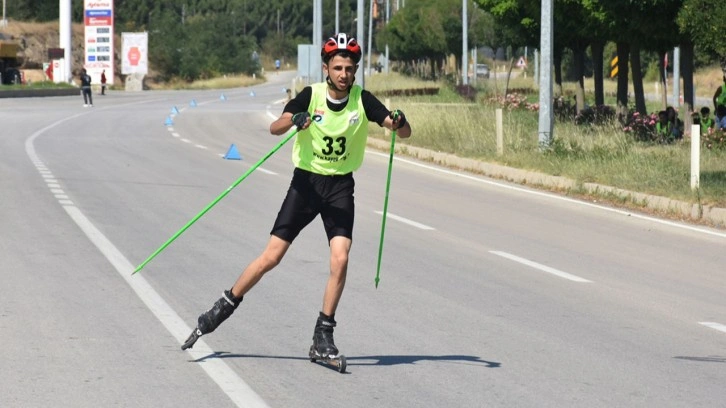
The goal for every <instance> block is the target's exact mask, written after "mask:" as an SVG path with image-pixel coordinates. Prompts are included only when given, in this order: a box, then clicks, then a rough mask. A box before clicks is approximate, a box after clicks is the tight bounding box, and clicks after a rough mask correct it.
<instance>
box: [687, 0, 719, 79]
mask: <svg viewBox="0 0 726 408" xmlns="http://www.w3.org/2000/svg"><path fill="white" fill-rule="evenodd" d="M724 16H726V2H723V1H716V2H713V1H706V0H684V1H683V5H682V7H681V8H680V10H679V12H678V17H677V22H678V26H679V27H680V31H681V32H682V33H684V34H686V35H687V36H688V37H689V38H690V39H691V41H692V42H693V43H698V44H699V46H702V47H703V49H704V50H706V51H709V52H713V53H715V54H716V55H718V57H719V63H720V65H721V71H722V72H723V75H724V76H725V77H726V41H724V33H726V19H724Z"/></svg>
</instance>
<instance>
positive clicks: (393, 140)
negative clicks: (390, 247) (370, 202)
mask: <svg viewBox="0 0 726 408" xmlns="http://www.w3.org/2000/svg"><path fill="white" fill-rule="evenodd" d="M395 145H396V131H395V130H394V131H393V132H392V133H391V154H390V155H389V157H388V179H387V180H386V198H385V199H384V200H383V221H382V223H381V242H380V244H379V245H378V268H377V270H376V289H378V282H380V280H381V278H380V275H381V255H382V254H383V235H384V233H385V232H386V214H388V191H389V190H390V188H391V170H392V169H393V152H394V150H395Z"/></svg>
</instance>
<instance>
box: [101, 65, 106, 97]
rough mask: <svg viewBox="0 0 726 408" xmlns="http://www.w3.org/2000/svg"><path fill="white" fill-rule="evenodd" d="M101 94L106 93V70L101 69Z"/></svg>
mask: <svg viewBox="0 0 726 408" xmlns="http://www.w3.org/2000/svg"><path fill="white" fill-rule="evenodd" d="M101 95H106V70H105V69H104V70H103V71H101Z"/></svg>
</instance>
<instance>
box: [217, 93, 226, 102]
mask: <svg viewBox="0 0 726 408" xmlns="http://www.w3.org/2000/svg"><path fill="white" fill-rule="evenodd" d="M219 100H220V101H226V100H227V97H226V96H224V94H222V95H219Z"/></svg>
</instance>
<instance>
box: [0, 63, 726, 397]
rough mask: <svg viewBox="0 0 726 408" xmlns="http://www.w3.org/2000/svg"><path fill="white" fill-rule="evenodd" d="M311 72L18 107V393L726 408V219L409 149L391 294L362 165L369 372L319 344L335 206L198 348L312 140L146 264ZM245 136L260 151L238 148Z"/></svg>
mask: <svg viewBox="0 0 726 408" xmlns="http://www.w3.org/2000/svg"><path fill="white" fill-rule="evenodd" d="M289 79H290V77H289V76H288V75H287V74H282V75H280V76H273V77H272V78H271V81H270V83H269V84H266V85H262V86H258V87H255V88H251V89H238V90H230V91H225V92H224V97H225V98H221V95H222V92H220V91H193V92H192V91H185V92H144V93H123V92H110V93H109V94H108V95H107V96H100V95H94V97H95V100H94V102H95V106H94V107H93V108H83V107H82V100H81V97H80V96H77V97H58V98H47V99H42V98H28V99H13V100H9V99H8V100H0V120H2V123H3V127H2V129H3V130H2V135H1V136H0V191H2V196H1V197H0V260H2V264H1V265H0V340H2V347H0V364H1V365H2V369H1V370H0V406H2V407H48V406H54V407H57V406H62V407H193V406H194V407H196V406H205V407H215V408H221V407H235V406H240V407H242V406H245V407H265V406H269V407H296V408H297V407H303V408H304V407H311V408H319V407H323V406H334V405H343V406H346V407H515V406H516V407H613V406H637V407H696V406H699V407H720V406H723V405H724V401H726V387H724V383H726V370H725V369H724V368H725V367H726V365H725V364H726V301H725V300H724V299H726V271H725V269H726V268H724V266H725V265H726V251H724V244H725V243H726V234H724V233H723V232H720V231H716V230H710V229H705V228H701V227H692V226H688V225H685V224H678V223H673V222H670V221H661V220H657V219H653V218H648V217H644V216H640V215H638V214H631V213H627V212H623V211H621V210H615V209H610V208H607V207H602V206H596V205H592V204H589V203H583V202H579V201H575V200H571V199H567V198H562V197H558V196H556V195H552V194H548V193H541V192H537V191H534V190H529V189H526V188H521V187H518V186H514V185H510V184H506V183H501V182H498V181H493V180H490V179H486V178H481V177H476V176H471V175H467V174H463V173H458V172H454V171H450V170H446V169H442V168H438V167H435V166H431V165H429V164H426V163H420V162H416V161H414V160H411V159H406V158H403V157H400V158H397V160H395V161H394V169H393V177H392V185H391V194H390V198H389V199H390V202H389V207H388V211H389V219H388V222H387V228H386V233H385V245H384V251H383V260H382V268H381V282H380V286H379V288H378V289H376V288H375V287H374V276H375V272H376V262H377V256H378V244H379V238H380V228H381V215H380V213H381V211H382V208H383V199H384V192H385V181H386V171H387V165H388V156H387V154H386V153H385V152H377V151H369V152H368V154H367V158H366V162H365V164H364V167H363V168H362V169H361V170H360V171H359V172H357V174H356V182H357V184H356V190H357V191H356V200H357V219H356V230H355V237H354V246H353V250H352V255H351V256H352V259H351V264H350V270H349V278H348V285H347V288H346V292H345V294H344V297H343V300H342V303H341V305H340V307H339V310H338V313H337V316H336V318H337V320H338V327H337V329H336V344H337V345H338V347H339V348H340V349H341V351H342V352H343V353H344V354H346V355H347V356H348V372H349V373H348V374H344V375H342V374H339V373H337V372H336V371H334V370H332V369H328V368H326V367H323V366H320V365H318V364H312V363H310V362H309V361H308V359H307V350H308V348H309V346H310V343H311V336H312V330H313V325H314V323H315V319H316V317H317V312H318V310H319V308H320V306H321V301H322V292H323V288H324V284H325V280H326V278H327V274H328V272H327V248H326V242H325V238H324V232H323V228H322V225H321V224H320V222H319V220H316V221H314V222H313V224H311V225H310V227H309V228H308V229H306V230H305V231H304V232H303V233H302V234H301V235H300V237H299V238H298V240H297V241H296V242H295V244H294V245H293V246H292V248H291V250H290V251H289V252H288V255H287V257H286V258H285V259H284V260H283V262H282V264H281V265H280V266H279V267H278V268H277V269H276V270H274V271H273V272H271V273H270V274H268V275H267V276H266V277H265V279H263V280H262V281H261V282H260V284H259V285H258V286H257V287H255V288H254V290H253V291H252V292H250V293H249V294H248V296H247V297H246V298H245V300H244V302H243V303H242V305H241V306H240V308H239V309H238V310H237V312H236V313H235V315H233V316H232V317H231V318H230V320H228V321H227V322H226V323H225V324H224V325H222V326H221V327H220V328H219V329H217V331H216V332H214V333H212V334H210V335H208V336H205V337H203V340H202V341H200V342H199V343H198V344H197V346H195V348H194V349H192V350H191V351H190V352H183V351H181V350H180V348H179V346H180V344H181V342H182V341H183V340H184V338H185V337H186V336H187V335H188V334H189V332H190V331H191V328H192V327H193V326H194V325H195V322H196V318H197V316H198V315H199V313H201V312H202V311H204V310H206V309H207V308H209V307H210V306H211V304H212V303H213V302H214V301H215V300H216V299H217V298H219V296H220V295H221V292H222V291H223V290H224V289H227V288H229V287H230V286H231V284H232V283H233V281H234V279H235V278H236V277H237V275H238V273H239V272H240V271H241V269H242V268H243V267H244V266H245V265H246V264H247V263H248V262H249V261H250V260H252V259H253V258H254V257H255V256H256V255H257V254H258V252H259V251H260V250H261V249H262V248H263V247H264V245H265V243H266V241H267V237H268V233H269V230H270V228H271V226H272V222H273V221H274V218H275V215H276V214H277V211H278V208H279V205H280V202H281V200H282V198H283V196H284V193H285V191H286V189H287V185H288V183H289V178H290V175H291V171H292V165H291V161H290V151H291V143H288V144H287V145H285V146H284V147H282V148H281V149H280V150H279V151H278V152H277V153H276V154H274V155H273V156H272V157H271V158H270V159H269V160H267V161H266V162H265V163H263V164H262V166H261V167H260V168H259V169H258V170H257V171H255V172H254V173H252V174H251V175H250V176H249V177H248V178H247V179H246V180H244V181H243V182H242V183H241V184H240V185H239V186H238V187H237V188H236V189H234V190H233V191H232V192H230V194H229V195H228V196H227V197H226V198H224V199H223V200H222V201H220V202H219V204H217V205H216V206H215V207H214V208H213V209H212V210H211V211H209V212H208V213H207V214H206V215H204V217H202V218H201V219H200V220H199V221H198V222H197V223H195V224H194V225H192V226H191V227H190V228H189V229H188V230H187V231H186V232H185V233H184V234H182V235H181V236H180V237H179V238H178V239H177V240H176V241H175V242H173V243H172V244H171V245H170V246H169V247H168V248H167V249H166V250H164V251H163V252H162V253H160V254H159V255H158V256H157V257H156V258H155V259H154V260H152V261H151V262H150V263H149V264H148V265H147V266H146V267H145V268H144V269H143V270H142V271H141V273H139V274H136V275H133V276H132V275H131V272H132V271H133V270H134V268H135V266H136V265H138V264H139V263H141V262H142V261H143V260H145V259H146V258H147V257H148V256H149V255H150V254H151V253H152V252H153V251H154V250H155V249H156V248H158V247H159V246H160V245H161V244H162V243H164V242H165V241H166V240H167V239H168V238H169V237H171V236H172V234H174V233H175V232H176V231H177V230H178V229H179V228H181V227H182V226H184V225H185V224H186V223H187V222H188V221H189V220H190V219H191V218H192V217H193V216H194V215H196V214H197V213H198V212H199V211H201V210H202V209H203V208H204V207H205V206H206V205H207V204H208V203H210V202H211V201H212V200H213V199H214V198H215V197H217V196H218V195H219V194H220V193H221V192H222V191H224V190H225V189H226V188H228V187H229V186H230V185H231V184H232V183H233V182H234V181H235V180H236V179H237V178H238V177H239V176H240V175H241V174H243V173H244V172H245V171H247V170H248V169H249V168H250V166H252V165H253V164H254V163H255V162H257V160H259V159H260V158H261V157H263V155H264V154H265V153H267V152H268V151H270V150H271V149H272V148H273V147H274V146H275V145H276V144H277V143H278V142H279V140H280V139H279V138H278V137H274V136H270V135H269V133H268V126H269V123H270V121H271V120H272V119H271V117H274V116H276V115H277V114H279V112H280V111H281V108H282V104H281V103H280V102H279V101H280V100H281V99H282V98H284V96H285V93H284V91H283V87H285V86H286V85H287V84H288V83H289ZM252 92H254V94H252ZM192 100H194V101H195V102H196V103H197V106H195V107H192V106H190V102H191V101H192ZM276 101H277V102H276ZM175 107H176V108H177V110H178V111H179V113H178V114H175V115H173V117H171V119H172V121H173V124H172V125H171V126H165V124H164V122H165V120H166V118H167V117H170V116H171V111H172V109H173V108H175ZM412 125H413V129H414V136H413V137H415V130H416V124H415V123H414V124H412ZM232 144H235V146H236V147H237V148H238V150H239V152H240V154H241V156H242V160H225V159H223V158H222V157H221V156H223V155H224V154H225V153H226V151H227V150H228V149H229V147H230V146H231V145H232Z"/></svg>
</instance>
